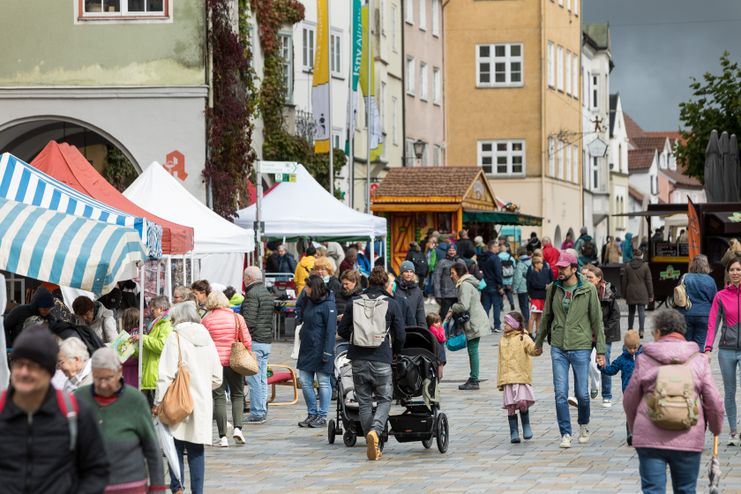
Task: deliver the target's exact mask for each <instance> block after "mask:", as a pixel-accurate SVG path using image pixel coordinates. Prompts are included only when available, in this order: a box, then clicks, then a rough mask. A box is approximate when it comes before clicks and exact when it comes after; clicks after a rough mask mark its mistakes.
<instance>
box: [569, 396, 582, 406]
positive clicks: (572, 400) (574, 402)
mask: <svg viewBox="0 0 741 494" xmlns="http://www.w3.org/2000/svg"><path fill="white" fill-rule="evenodd" d="M566 402H567V403H568V404H569V405H571V406H572V407H574V408H577V407H578V406H579V400H577V399H576V397H574V396H569V399H568V400H566Z"/></svg>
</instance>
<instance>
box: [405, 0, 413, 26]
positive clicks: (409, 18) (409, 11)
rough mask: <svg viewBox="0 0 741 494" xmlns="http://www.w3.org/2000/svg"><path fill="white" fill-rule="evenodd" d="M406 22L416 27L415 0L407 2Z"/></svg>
mask: <svg viewBox="0 0 741 494" xmlns="http://www.w3.org/2000/svg"><path fill="white" fill-rule="evenodd" d="M404 22H406V23H407V24H409V25H411V26H413V25H414V0H406V9H404Z"/></svg>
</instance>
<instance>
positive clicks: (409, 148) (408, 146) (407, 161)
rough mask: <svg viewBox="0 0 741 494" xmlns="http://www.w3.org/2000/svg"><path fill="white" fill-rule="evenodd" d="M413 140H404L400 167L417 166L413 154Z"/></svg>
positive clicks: (415, 157)
mask: <svg viewBox="0 0 741 494" xmlns="http://www.w3.org/2000/svg"><path fill="white" fill-rule="evenodd" d="M414 141H415V139H410V138H408V137H407V138H406V139H405V140H404V159H402V162H403V164H402V166H414V165H416V164H417V156H416V155H415V154H414Z"/></svg>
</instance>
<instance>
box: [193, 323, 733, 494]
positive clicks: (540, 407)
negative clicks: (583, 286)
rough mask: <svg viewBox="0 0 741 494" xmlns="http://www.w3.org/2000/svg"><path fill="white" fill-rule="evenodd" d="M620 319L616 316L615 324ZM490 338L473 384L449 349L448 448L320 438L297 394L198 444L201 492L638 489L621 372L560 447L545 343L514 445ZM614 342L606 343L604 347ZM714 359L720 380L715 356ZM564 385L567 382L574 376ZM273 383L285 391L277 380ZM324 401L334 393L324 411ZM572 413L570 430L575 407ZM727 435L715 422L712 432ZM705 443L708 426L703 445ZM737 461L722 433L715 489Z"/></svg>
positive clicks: (279, 351)
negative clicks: (378, 451) (261, 417)
mask: <svg viewBox="0 0 741 494" xmlns="http://www.w3.org/2000/svg"><path fill="white" fill-rule="evenodd" d="M626 327H627V324H626V321H625V318H624V319H623V324H622V328H623V330H625V328H626ZM647 333H648V332H647ZM498 340H499V336H498V335H488V336H485V337H484V338H483V339H482V341H481V345H480V352H481V379H482V380H483V382H482V383H481V390H480V391H465V392H464V391H459V390H458V388H457V387H458V385H459V384H460V383H461V382H463V381H464V380H465V379H466V378H467V377H468V359H467V354H466V352H465V351H461V352H456V353H449V354H448V365H447V366H446V368H445V379H444V380H443V382H442V387H441V396H442V409H443V411H444V412H445V413H446V414H447V415H448V417H449V421H450V427H451V431H450V434H451V438H450V449H449V450H448V452H447V454H440V453H439V452H438V451H437V449H436V448H435V446H434V445H433V447H432V449H429V450H425V449H424V448H423V447H422V445H421V444H420V443H405V444H401V443H398V442H396V441H395V440H394V439H390V441H389V443H388V444H387V445H386V448H385V450H384V454H383V458H382V459H381V460H380V461H378V462H369V461H368V460H367V459H366V457H365V441H364V440H363V439H362V438H360V439H359V440H358V444H357V445H356V446H355V447H353V448H347V447H345V446H344V445H343V443H342V438H341V437H338V438H337V442H336V443H335V444H333V445H330V444H328V443H327V437H326V430H323V429H322V430H316V429H300V428H298V427H297V426H296V423H297V422H298V421H299V420H301V419H303V418H304V416H305V415H306V409H305V407H304V404H303V400H302V399H301V400H300V401H299V403H298V404H296V405H294V406H288V407H271V408H270V417H269V420H268V422H267V423H265V424H263V425H258V426H247V425H245V428H244V433H245V437H246V440H247V444H246V445H245V446H234V445H233V444H232V445H230V447H229V448H224V449H222V448H207V452H206V492H208V493H211V492H218V493H238V492H239V493H242V492H260V493H263V492H264V493H271V492H275V493H285V492H323V493H333V492H342V493H345V492H348V491H349V490H351V489H362V490H364V491H365V492H381V491H384V492H389V493H392V492H410V493H411V492H414V493H416V492H446V493H458V492H465V493H469V492H470V493H476V492H482V493H483V492H508V493H517V492H528V493H531V492H569V493H590V492H592V493H600V494H603V493H613V492H614V493H635V492H640V481H639V478H638V458H637V456H636V454H635V450H634V449H633V448H630V447H628V446H627V445H626V443H625V416H624V412H623V410H622V400H621V397H622V395H621V391H620V379H619V378H618V377H617V376H616V377H615V378H614V380H613V397H614V398H613V403H614V405H613V406H612V408H602V407H601V406H600V403H601V398H600V399H598V400H593V401H592V416H591V424H590V426H591V427H590V428H591V432H592V437H591V440H590V442H589V443H588V444H585V445H580V444H578V443H577V441H576V440H574V444H573V446H572V448H571V449H570V450H562V449H559V447H558V445H559V440H560V438H559V433H558V427H557V424H556V413H555V406H554V401H553V385H552V375H551V367H550V357H549V353H548V347H547V346H546V348H545V349H544V350H545V352H544V354H543V356H541V357H539V358H537V359H536V360H535V362H534V366H533V367H534V369H533V370H534V388H535V393H536V398H537V403H536V404H535V405H534V407H533V408H532V409H531V414H530V415H531V418H532V424H533V429H534V432H535V437H534V438H533V439H532V440H531V441H528V442H525V443H522V444H515V445H513V444H510V442H509V427H508V424H507V419H506V416H505V412H504V411H503V410H502V409H501V401H502V396H501V393H500V392H499V391H498V390H497V389H496V385H495V383H496V367H497V365H496V364H497V351H498V350H497V343H498ZM620 347H621V345H620V344H618V343H615V344H614V345H613V352H614V353H617V352H618V351H619V348H620ZM290 351H291V345H290V344H288V343H285V342H282V343H275V344H274V345H273V355H272V358H271V362H274V363H276V364H277V363H288V364H289V365H293V364H294V363H295V362H293V361H291V360H290V359H289V358H288V357H289V355H290ZM615 356H617V355H615ZM713 368H714V375H715V379H716V383H717V384H718V386H719V387H720V386H721V379H720V372H719V370H718V367H717V362H714V363H713ZM571 386H572V389H573V383H572V384H571ZM279 392H282V393H283V396H285V393H286V390H285V389H280V390H279ZM333 411H334V402H333V403H332V407H331V408H330V416H331V415H332V413H333ZM571 419H572V424H573V427H574V429H576V430H577V431H578V426H577V424H576V412H575V409H572V416H571ZM726 438H727V428H726V423H724V435H723V436H721V439H722V440H723V439H726ZM711 445H712V436H711V435H710V434H709V433H708V435H707V436H706V452H707V451H708V450H709V449H710V448H711ZM708 460H709V455H708V454H707V453H706V454H704V455H703V459H702V467H701V471H700V477H699V482H698V492H705V491H706V486H707V463H708ZM740 461H741V448H738V447H732V446H726V445H724V444H723V442H721V447H720V463H721V469H722V479H721V484H720V485H721V492H724V493H729V492H741V469H736V470H735V471H734V470H733V468H732V466H734V465H737V464H739V462H740ZM669 491H671V489H669Z"/></svg>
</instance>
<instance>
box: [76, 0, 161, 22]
mask: <svg viewBox="0 0 741 494" xmlns="http://www.w3.org/2000/svg"><path fill="white" fill-rule="evenodd" d="M169 11H170V3H169V0H83V2H82V12H80V13H79V14H80V17H87V18H95V17H117V18H120V17H166V16H168V15H169Z"/></svg>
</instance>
